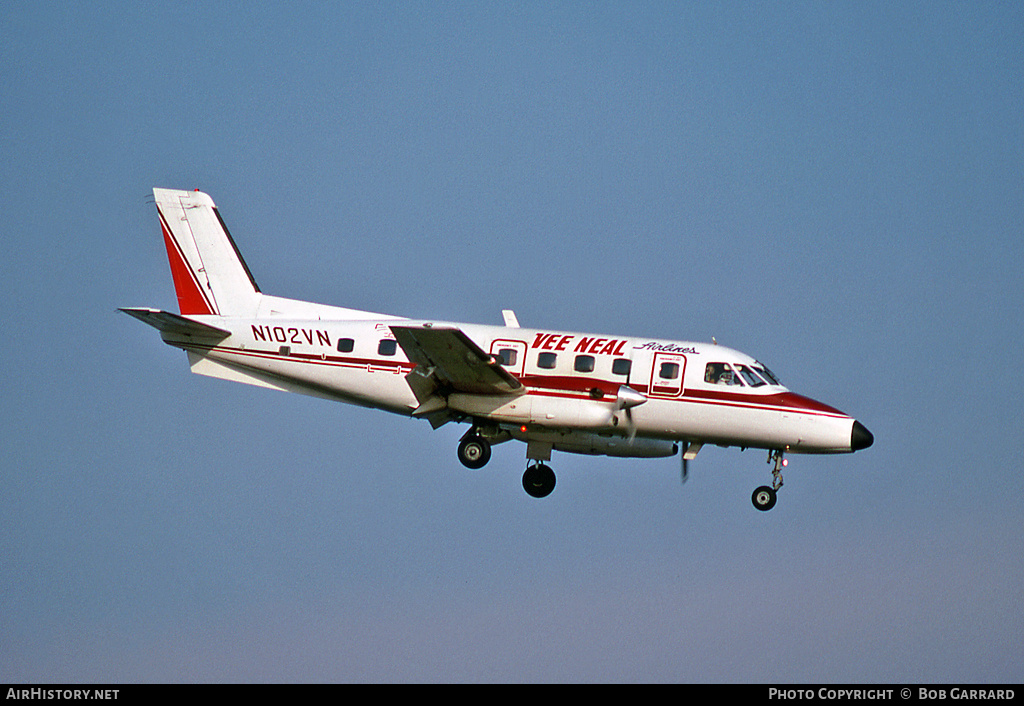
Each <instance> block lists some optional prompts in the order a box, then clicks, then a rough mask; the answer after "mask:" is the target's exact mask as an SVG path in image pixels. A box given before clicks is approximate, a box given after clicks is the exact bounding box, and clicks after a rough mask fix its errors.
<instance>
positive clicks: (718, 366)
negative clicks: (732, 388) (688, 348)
mask: <svg viewBox="0 0 1024 706" xmlns="http://www.w3.org/2000/svg"><path fill="white" fill-rule="evenodd" d="M704 382H708V383H711V384H712V385H742V384H743V383H741V382H740V380H739V378H738V377H736V375H735V374H734V373H733V371H732V368H731V367H730V366H729V364H728V363H708V366H707V367H706V368H704Z"/></svg>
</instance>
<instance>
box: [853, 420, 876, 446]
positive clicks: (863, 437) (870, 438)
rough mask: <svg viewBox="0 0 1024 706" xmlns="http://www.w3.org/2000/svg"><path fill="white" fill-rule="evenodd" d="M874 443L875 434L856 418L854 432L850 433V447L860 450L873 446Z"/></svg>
mask: <svg viewBox="0 0 1024 706" xmlns="http://www.w3.org/2000/svg"><path fill="white" fill-rule="evenodd" d="M873 443H875V437H874V435H873V434H872V433H871V432H869V431H868V428H867V427H866V426H864V425H863V424H861V423H860V422H858V421H856V420H854V422H853V432H852V433H851V434H850V448H851V449H853V450H854V451H860V450H861V449H866V448H867V447H869V446H871V444H873Z"/></svg>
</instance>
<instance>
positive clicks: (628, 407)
mask: <svg viewBox="0 0 1024 706" xmlns="http://www.w3.org/2000/svg"><path fill="white" fill-rule="evenodd" d="M646 401H647V398H646V397H645V396H644V395H643V394H641V393H639V392H637V391H636V390H634V389H633V388H632V387H630V386H629V385H619V391H618V392H617V393H616V394H615V412H614V413H617V412H619V411H620V410H622V411H625V413H626V415H625V416H626V426H628V427H629V441H630V443H632V442H633V439H634V438H635V437H636V424H634V423H633V412H632V409H633V408H634V407H638V406H639V405H642V404H643V403H644V402H646ZM614 413H613V414H614Z"/></svg>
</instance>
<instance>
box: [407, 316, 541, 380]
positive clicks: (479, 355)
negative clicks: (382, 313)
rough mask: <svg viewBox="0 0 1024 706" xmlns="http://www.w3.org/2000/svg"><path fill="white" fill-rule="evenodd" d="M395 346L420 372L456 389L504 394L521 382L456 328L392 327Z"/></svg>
mask: <svg viewBox="0 0 1024 706" xmlns="http://www.w3.org/2000/svg"><path fill="white" fill-rule="evenodd" d="M391 331H392V332H393V333H394V334H395V339H396V340H397V341H398V345H400V346H401V347H402V350H403V351H405V354H406V355H407V356H408V357H409V360H410V361H411V362H413V363H416V365H418V366H422V368H423V371H422V373H423V375H426V376H433V377H435V378H436V379H437V380H438V381H439V382H440V383H441V384H443V385H445V386H447V387H450V388H451V389H453V390H455V391H456V392H466V393H469V394H476V395H507V394H514V393H516V392H519V391H520V390H523V389H524V388H523V384H522V383H521V382H519V380H517V379H516V377H515V376H514V375H512V374H511V373H509V372H508V371H507V370H505V368H503V367H502V366H501V363H499V362H498V361H497V360H496V359H495V358H494V356H492V355H491V354H489V353H487V352H485V351H484V350H483V349H482V348H480V346H478V345H477V344H475V343H474V342H473V341H472V340H471V339H470V338H469V336H467V335H466V334H465V333H463V332H462V331H461V330H460V329H457V328H450V327H443V326H439V327H436V328H435V327H429V326H392V327H391Z"/></svg>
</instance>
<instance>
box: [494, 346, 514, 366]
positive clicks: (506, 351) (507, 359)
mask: <svg viewBox="0 0 1024 706" xmlns="http://www.w3.org/2000/svg"><path fill="white" fill-rule="evenodd" d="M498 362H499V363H501V364H502V365H515V364H516V349H515V348H502V349H501V350H500V351H498Z"/></svg>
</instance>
